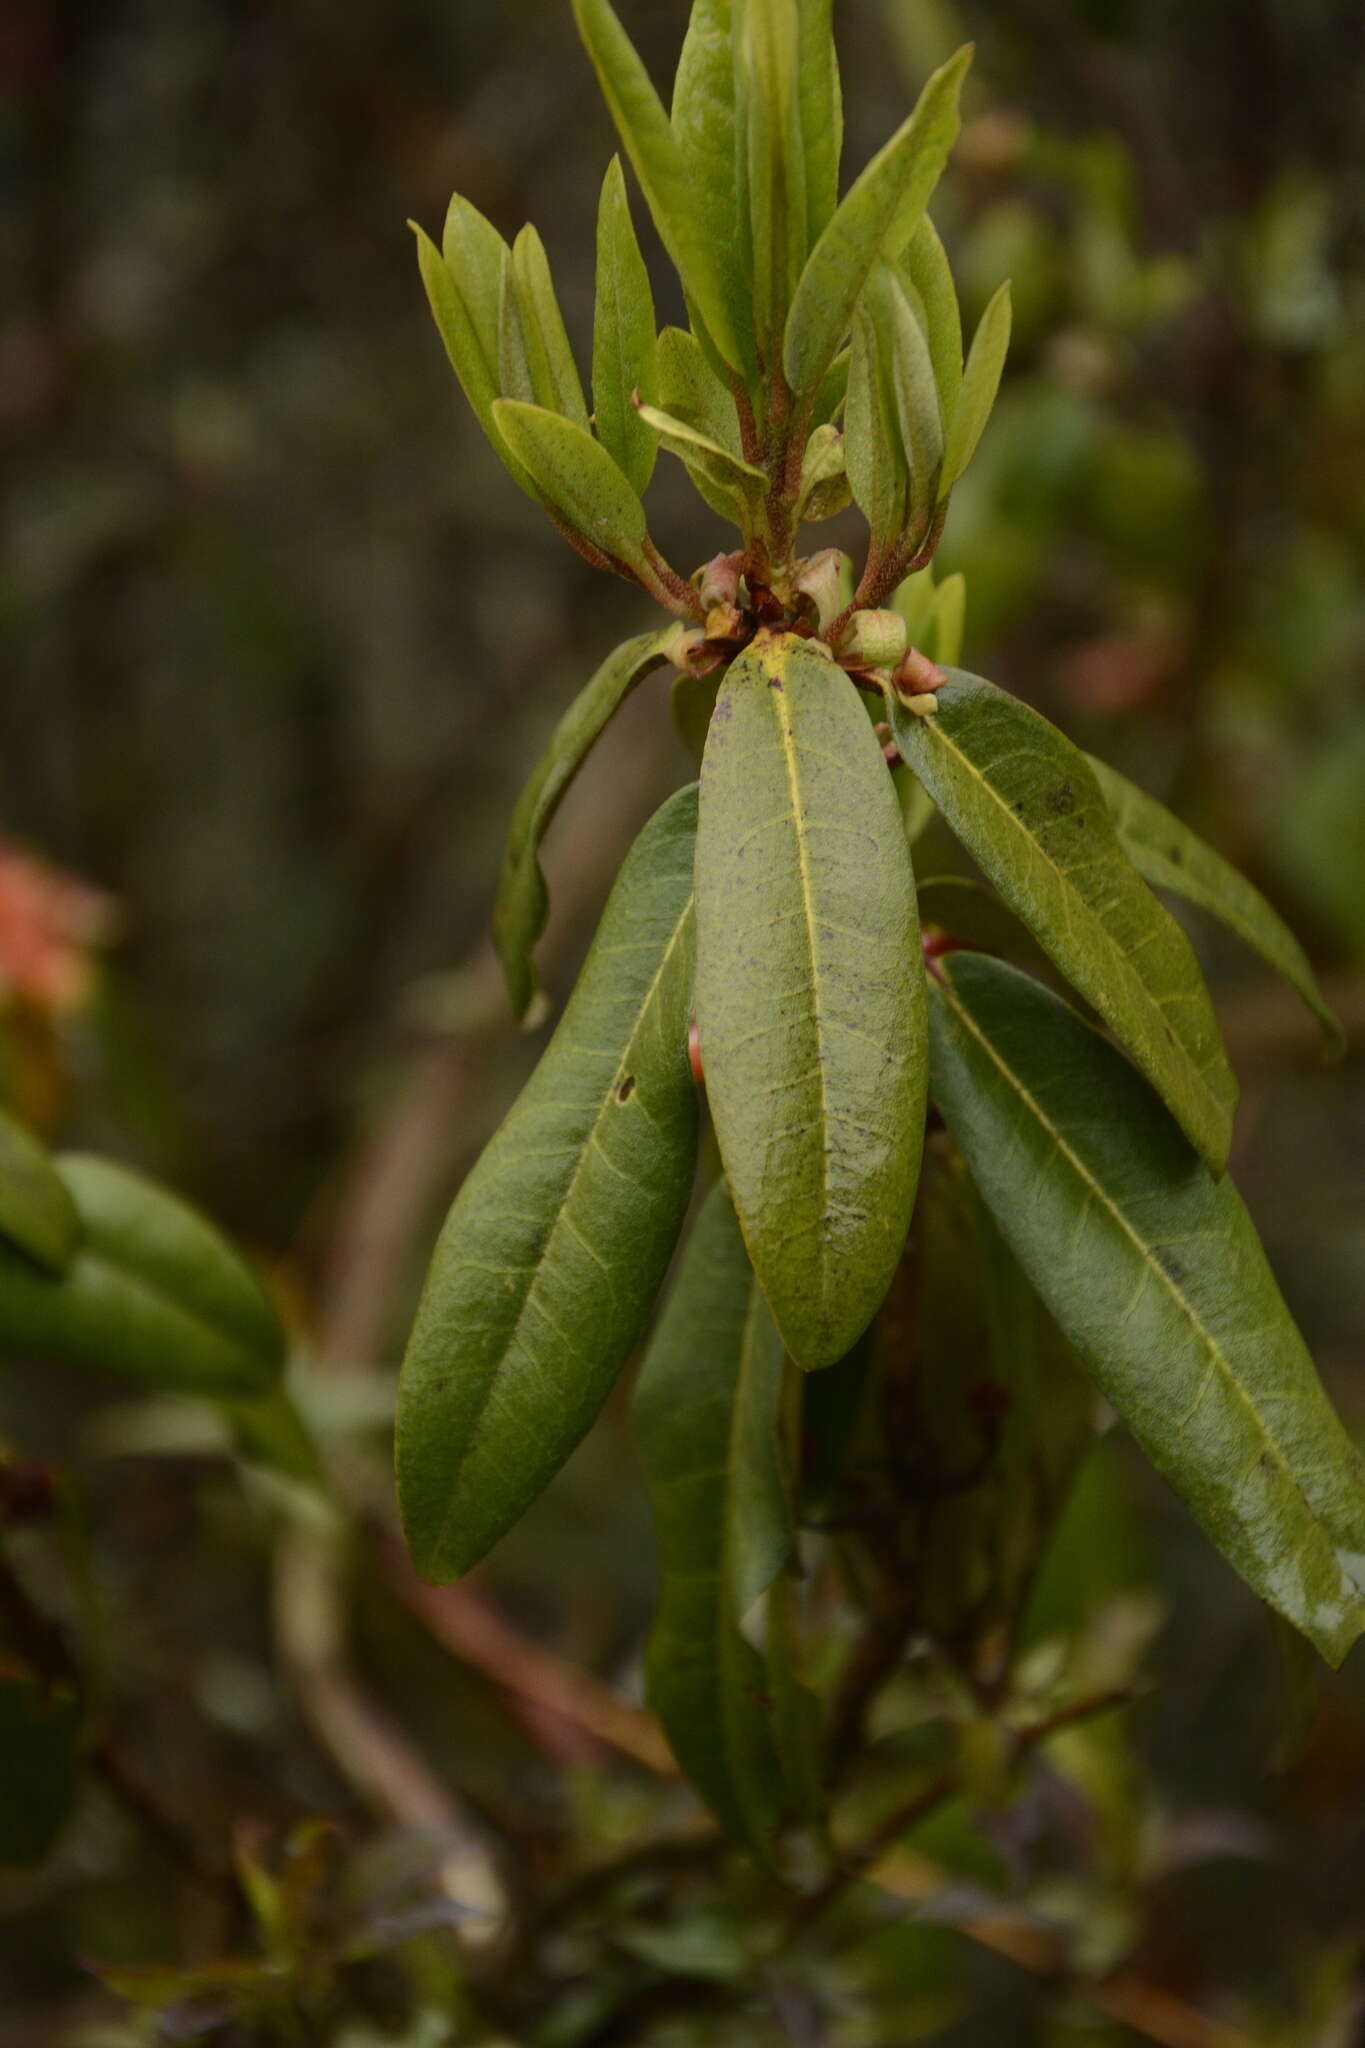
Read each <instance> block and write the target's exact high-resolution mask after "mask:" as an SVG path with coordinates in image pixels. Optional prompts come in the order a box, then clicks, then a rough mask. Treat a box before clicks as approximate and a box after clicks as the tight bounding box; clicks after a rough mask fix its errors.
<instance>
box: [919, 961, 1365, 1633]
mask: <svg viewBox="0 0 1365 2048" xmlns="http://www.w3.org/2000/svg"><path fill="white" fill-rule="evenodd" d="M939 974H940V979H939V980H938V982H937V983H936V986H935V988H934V990H933V993H932V996H931V1002H930V1031H931V1038H932V1048H933V1054H932V1056H933V1088H934V1096H935V1100H936V1101H937V1102H938V1104H939V1107H940V1108H941V1109H942V1111H943V1114H944V1116H945V1117H946V1119H947V1121H948V1125H949V1128H950V1129H951V1131H952V1133H953V1135H954V1137H955V1138H956V1139H957V1142H958V1144H959V1145H960V1146H961V1148H962V1150H963V1153H964V1155H965V1157H966V1159H967V1163H968V1166H969V1167H970V1169H971V1172H972V1176H973V1178H974V1180H975V1181H976V1183H977V1185H978V1187H979V1188H980V1189H981V1192H982V1194H983V1195H984V1197H985V1199H986V1201H987V1202H988V1204H989V1206H990V1208H991V1210H992V1212H993V1214H994V1216H995V1218H996V1221H997V1222H998V1223H999V1225H1000V1228H1001V1230H1002V1232H1003V1234H1004V1236H1005V1237H1006V1239H1007V1240H1008V1242H1009V1244H1010V1246H1011V1248H1012V1250H1013V1251H1014V1254H1015V1256H1016V1258H1017V1259H1018V1260H1019V1262H1020V1264H1021V1265H1022V1266H1023V1267H1024V1269H1025V1271H1026V1272H1027V1273H1028V1275H1029V1277H1030V1279H1031V1280H1032V1282H1033V1284H1034V1286H1035V1287H1036V1288H1037V1290H1038V1292H1039V1294H1040V1295H1042V1297H1043V1299H1044V1301H1046V1302H1047V1304H1048V1306H1049V1308H1050V1309H1051V1310H1052V1313H1053V1314H1054V1316H1055V1317H1056V1318H1057V1321H1058V1322H1059V1323H1060V1325H1061V1327H1062V1329H1063V1330H1064V1331H1065V1332H1066V1334H1067V1336H1068V1337H1069V1338H1070V1340H1071V1342H1072V1343H1073V1344H1074V1345H1075V1346H1076V1349H1077V1350H1078V1351H1079V1352H1080V1353H1081V1355H1082V1357H1083V1358H1084V1359H1085V1361H1086V1363H1087V1365H1088V1366H1089V1368H1090V1370H1091V1372H1092V1374H1093V1375H1094V1377H1095V1379H1096V1381H1097V1383H1098V1385H1099V1387H1100V1389H1101V1391H1102V1392H1103V1393H1104V1395H1105V1397H1106V1399H1108V1400H1109V1401H1110V1402H1111V1403H1112V1405H1113V1406H1114V1408H1115V1409H1116V1410H1117V1411H1118V1413H1119V1414H1120V1415H1121V1416H1122V1417H1123V1419H1124V1421H1125V1422H1126V1423H1127V1424H1128V1426H1129V1428H1130V1429H1131V1430H1132V1432H1133V1434H1134V1436H1136V1438H1137V1439H1138V1441H1139V1443H1141V1444H1142V1446H1143V1448H1144V1450H1145V1451H1146V1452H1147V1455H1148V1456H1149V1457H1150V1458H1151V1460H1152V1462H1153V1464H1155V1465H1156V1466H1157V1468H1158V1469H1159V1470H1160V1471H1161V1472H1163V1473H1164V1474H1165V1476H1166V1477H1167V1479H1168V1480H1169V1481H1170V1482H1171V1484H1172V1486H1174V1487H1175V1489H1176V1491H1177V1492H1178V1493H1179V1494H1180V1495H1181V1497H1182V1498H1183V1499H1184V1501H1185V1502H1186V1504H1187V1505H1188V1506H1189V1508H1190V1509H1191V1511H1192V1512H1193V1514H1194V1515H1195V1517H1196V1519H1197V1520H1198V1521H1199V1522H1200V1523H1201V1524H1202V1526H1203V1527H1204V1529H1205V1531H1206V1532H1207V1534H1208V1535H1209V1536H1210V1537H1211V1538H1212V1540H1213V1541H1214V1543H1216V1544H1217V1546H1218V1548H1219V1549H1220V1550H1221V1551H1222V1552H1223V1554H1224V1556H1225V1557H1227V1558H1228V1560H1229V1562H1230V1563H1232V1564H1233V1565H1234V1566H1235V1568H1236V1569H1237V1570H1238V1571H1239V1572H1240V1573H1241V1574H1242V1576H1243V1577H1244V1578H1245V1579H1246V1580H1247V1581H1248V1583H1249V1584H1250V1585H1252V1586H1253V1587H1254V1588H1255V1589H1256V1591H1257V1592H1258V1593H1259V1594H1260V1595H1261V1596H1262V1598H1263V1599H1265V1600H1267V1601H1268V1602H1269V1603H1270V1605H1271V1606H1272V1607H1274V1608H1276V1609H1277V1610H1278V1611H1279V1612H1280V1613H1281V1614H1283V1615H1284V1616H1285V1618H1286V1619H1287V1620H1288V1621H1291V1622H1292V1623H1293V1624H1294V1626H1295V1627H1296V1628H1299V1629H1301V1630H1302V1631H1303V1632H1304V1634H1305V1635H1307V1636H1309V1637H1310V1638H1311V1639H1312V1641H1313V1642H1314V1643H1316V1644H1317V1646H1318V1648H1319V1649H1320V1650H1321V1651H1322V1654H1323V1655H1324V1656H1325V1657H1326V1658H1327V1659H1328V1660H1329V1662H1331V1663H1334V1664H1335V1663H1339V1662H1340V1661H1341V1659H1342V1657H1343V1656H1344V1655H1345V1653H1346V1651H1347V1650H1348V1649H1349V1648H1350V1646H1351V1644H1352V1643H1353V1642H1354V1641H1355V1639H1356V1637H1357V1636H1358V1635H1359V1634H1360V1633H1361V1632H1362V1630H1363V1629H1365V1604H1363V1603H1362V1599H1361V1591H1360V1589H1361V1586H1362V1585H1365V1471H1363V1470H1362V1465H1361V1461H1360V1459H1359V1457H1358V1455H1357V1453H1356V1452H1355V1450H1354V1448H1353V1446H1352V1445H1351V1442H1350V1440H1349V1438H1348V1437H1347V1436H1346V1433H1345V1431H1344V1430H1343V1429H1342V1427H1341V1424H1340V1423H1339V1422H1338V1420H1337V1418H1336V1416H1335V1414H1334V1412H1333V1410H1332V1408H1331V1405H1330V1403H1329V1402H1328V1400H1327V1397H1326V1395H1325V1394H1324V1393H1323V1391H1322V1387H1321V1385H1320V1383H1319V1381H1318V1379H1317V1376H1316V1374H1315V1372H1314V1370H1313V1364H1312V1360H1311V1359H1310V1358H1309V1356H1308V1353H1307V1351H1306V1349H1305V1348H1304V1344H1303V1340H1302V1338H1301V1337H1300V1336H1299V1334H1298V1332H1297V1330H1296V1329H1295V1328H1294V1325H1293V1322H1292V1321H1291V1319H1290V1316H1289V1312H1288V1310H1287V1309H1286V1307H1285V1305H1284V1302H1283V1300H1282V1298H1281V1296H1280V1292H1279V1289H1278V1288H1277V1287H1276V1285H1275V1280H1274V1276H1273V1275H1272V1273H1271V1271H1270V1268H1269V1266H1268V1265H1267V1264H1266V1260H1265V1254H1264V1253H1263V1251H1262V1250H1261V1247H1260V1244H1259V1242H1258V1241H1257V1238H1256V1233H1255V1230H1254V1228H1253V1227H1252V1224H1251V1220H1250V1218H1249V1217H1248V1215H1247V1213H1246V1210H1245V1209H1244V1208H1243V1206H1242V1203H1241V1201H1240V1200H1239V1198H1238V1196H1237V1193H1236V1190H1235V1189H1234V1188H1233V1186H1232V1184H1231V1182H1230V1181H1228V1180H1227V1179H1226V1178H1224V1179H1221V1180H1216V1179H1215V1178H1214V1177H1213V1176H1212V1175H1211V1174H1210V1173H1209V1171H1208V1169H1207V1168H1206V1167H1205V1166H1204V1165H1203V1164H1202V1163H1201V1162H1200V1161H1199V1160H1198V1159H1196V1158H1195V1157H1194V1156H1193V1155H1192V1154H1191V1153H1190V1152H1189V1150H1188V1149H1187V1147H1186V1146H1185V1144H1184V1142H1183V1140H1182V1138H1181V1135H1180V1133H1179V1131H1178V1130H1177V1128H1176V1126H1175V1124H1174V1123H1173V1122H1172V1120H1171V1119H1170V1117H1169V1116H1168V1115H1167V1114H1166V1112H1165V1110H1164V1109H1163V1108H1162V1106H1161V1104H1160V1103H1159V1102H1158V1100H1157V1099H1156V1097H1155V1096H1154V1095H1152V1094H1151V1092H1150V1091H1149V1090H1148V1088H1147V1087H1146V1085H1145V1083H1144V1082H1143V1081H1142V1080H1141V1079H1140V1077H1139V1076H1138V1075H1136V1074H1135V1073H1134V1072H1133V1070H1132V1069H1131V1068H1130V1067H1129V1066H1127V1065H1126V1063H1125V1062H1124V1061H1123V1060H1122V1059H1121V1058H1120V1057H1119V1055H1118V1054H1117V1053H1116V1052H1115V1051H1114V1049H1113V1048H1112V1047H1111V1046H1110V1045H1109V1044H1107V1042H1106V1041H1105V1040H1104V1039H1103V1038H1102V1037H1100V1035H1099V1034H1098V1033H1097V1032H1094V1031H1092V1030H1091V1029H1090V1027H1089V1026H1088V1025H1086V1024H1085V1023H1083V1022H1082V1021H1081V1019H1080V1018H1079V1017H1078V1016H1076V1014H1075V1013H1074V1012H1073V1011H1072V1010H1070V1009H1069V1008H1068V1006H1067V1005H1066V1004H1065V1003H1063V1002H1062V1001H1061V1000H1060V999H1059V998H1058V997H1056V996H1054V995H1052V994H1051V993H1050V992H1049V991H1048V990H1046V989H1043V988H1041V987H1039V985H1038V984H1037V983H1036V982H1034V981H1032V980H1030V979H1029V977H1028V976H1026V975H1023V974H1020V973H1019V972H1017V970H1015V969H1013V968H1010V967H1006V966H1004V965H1002V964H1001V963H1000V962H999V961H994V960H989V959H987V958H986V957H985V956H984V955H981V954H970V953H959V954H953V955H951V956H949V957H948V958H947V959H946V960H944V961H942V962H941V963H940V968H939Z"/></svg>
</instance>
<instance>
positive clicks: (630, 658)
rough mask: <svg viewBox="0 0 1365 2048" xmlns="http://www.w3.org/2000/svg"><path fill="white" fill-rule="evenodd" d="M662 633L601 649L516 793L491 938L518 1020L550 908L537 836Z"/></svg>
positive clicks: (530, 992)
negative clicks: (602, 655)
mask: <svg viewBox="0 0 1365 2048" xmlns="http://www.w3.org/2000/svg"><path fill="white" fill-rule="evenodd" d="M666 639H667V635H666V634H661V633H641V634H639V635H638V636H637V637H636V638H635V639H634V640H627V641H626V642H625V643H624V644H623V645H622V646H620V647H618V648H616V650H615V651H614V652H613V653H611V654H609V655H608V656H607V658H606V660H605V661H604V662H603V663H602V666H601V667H600V668H599V669H598V670H597V672H596V673H595V674H594V675H593V676H592V677H591V678H590V679H589V681H588V682H586V683H585V684H584V685H583V688H582V689H581V690H580V691H579V693H578V695H577V696H576V697H575V698H574V700H573V703H572V704H571V705H570V706H569V708H568V710H567V711H566V712H565V713H564V716H563V717H562V718H561V719H560V721H559V723H558V725H557V726H556V727H555V729H554V731H553V732H552V733H551V735H550V741H549V744H548V746H547V747H546V748H545V751H544V752H543V753H542V754H541V756H540V759H539V760H538V761H537V762H536V765H535V767H534V768H533V769H532V770H531V773H530V775H529V776H528V777H527V780H526V783H525V785H524V787H523V789H522V792H521V795H520V796H519V797H518V798H517V807H516V809H515V810H514V811H513V813H512V823H511V827H510V829H509V831H508V834H507V846H506V849H505V851H504V853H503V857H502V874H501V876H500V878H499V881H498V895H497V902H496V903H495V905H494V908H493V944H494V945H495V947H496V948H497V953H498V958H499V959H500V960H501V962H502V968H503V973H504V974H505V975H506V977H507V992H508V994H509V996H510V997H511V999H512V1009H513V1011H514V1012H515V1014H516V1016H517V1018H518V1019H519V1020H520V1019H522V1018H524V1017H525V1015H526V1013H527V1011H528V1010H529V1009H530V1007H531V1002H532V999H533V997H534V996H535V993H536V971H535V961H534V957H533V956H534V952H535V946H536V942H537V940H538V939H539V938H540V935H541V933H542V932H543V931H544V929H545V920H546V918H547V916H548V915H549V908H550V897H549V891H548V889H547V888H546V886H545V875H544V871H543V870H542V868H541V865H540V844H541V841H542V840H543V839H544V837H545V834H546V832H547V831H548V830H549V827H550V822H551V820H552V819H553V817H554V814H555V812H556V811H557V810H558V809H559V806H560V804H561V802H562V801H563V798H564V794H565V792H566V790H567V789H568V788H569V785H570V784H571V783H572V781H573V779H574V777H575V776H576V775H577V773H578V771H579V769H580V768H581V767H582V765H583V763H584V761H585V760H586V759H587V757H588V755H589V753H590V752H591V751H592V748H593V746H594V745H595V744H596V742H597V739H598V737H599V736H600V734H601V733H602V732H603V730H604V729H605V727H606V726H607V724H608V722H609V721H610V720H611V718H612V717H613V716H614V715H615V713H616V712H617V711H618V710H619V709H620V707H621V705H622V704H623V703H624V702H625V700H626V698H627V697H628V696H629V695H630V693H631V691H632V690H633V689H634V688H635V685H636V684H637V683H639V682H642V681H643V679H644V678H645V677H646V676H647V675H649V674H651V673H652V671H653V670H654V669H656V668H659V667H661V666H662V665H663V663H664V662H665V661H666V660H667V656H666V654H665V653H664V643H665V641H666Z"/></svg>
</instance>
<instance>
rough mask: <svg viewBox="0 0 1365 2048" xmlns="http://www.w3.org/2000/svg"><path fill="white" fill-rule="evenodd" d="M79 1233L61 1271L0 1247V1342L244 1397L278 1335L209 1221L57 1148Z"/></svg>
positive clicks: (149, 1186)
mask: <svg viewBox="0 0 1365 2048" xmlns="http://www.w3.org/2000/svg"><path fill="white" fill-rule="evenodd" d="M54 1164H55V1167H56V1170H57V1172H58V1174H59V1175H60V1176H61V1179H62V1181H63V1183H64V1185H65V1187H66V1190H67V1192H68V1194H69V1195H70V1197H71V1199H72V1202H73V1203H74V1205H75V1209H76V1213H77V1215H78V1217H79V1219H80V1229H81V1237H80V1243H79V1245H78V1248H77V1251H76V1254H75V1256H74V1258H73V1259H72V1260H71V1262H70V1264H69V1265H68V1266H67V1267H66V1268H65V1270H64V1271H63V1272H62V1273H61V1274H60V1275H57V1274H50V1273H44V1272H41V1271H40V1270H39V1269H38V1268H37V1267H35V1266H34V1265H33V1263H32V1261H31V1260H29V1259H27V1258H25V1257H24V1256H23V1255H22V1254H21V1253H19V1252H13V1251H10V1250H8V1249H7V1248H6V1247H3V1246H0V1346H3V1348H4V1349H5V1350H8V1351H26V1352H33V1353H35V1354H36V1355H38V1356H39V1357H52V1358H62V1359H68V1360H70V1361H71V1362H72V1363H73V1364H76V1365H93V1366H100V1367H106V1368H108V1369H110V1370H112V1371H116V1372H123V1373H130V1374H132V1375H133V1376H134V1377H135V1378H137V1379H140V1380H145V1381H148V1382H150V1383H151V1384H152V1385H154V1386H158V1387H165V1388H170V1389H174V1390H178V1391H181V1392H184V1393H197V1394H229V1395H237V1394H241V1395H251V1394H256V1393H262V1392H264V1391H265V1390H266V1389H267V1388H268V1387H270V1385H271V1384H272V1383H273V1381H274V1380H275V1379H276V1378H277V1377H278V1374H279V1370H280V1365H281V1362H282V1358H283V1351H284V1342H283V1337H282V1335H281V1331H280V1327H279V1323H278V1321H277V1319H276V1317H275V1314H274V1311H273V1310H272V1309H271V1307H270V1305H269V1303H268V1302H267V1300H266V1298H265V1296H264V1294H263V1293H262V1292H261V1290H260V1288H259V1287H258V1285H257V1284H256V1281H255V1279H254V1277H253V1276H252V1274H251V1273H250V1272H249V1271H248V1270H247V1268H246V1266H244V1265H243V1263H242V1261H241V1260H240V1259H239V1258H238V1256H237V1254H236V1252H234V1251H233V1250H232V1248H231V1246H230V1245H228V1244H227V1242H226V1241H225V1240H224V1239H223V1238H222V1237H220V1236H219V1234H218V1232H217V1231H216V1230H215V1229H214V1227H213V1225H212V1224H210V1223H209V1222H208V1221H207V1220H206V1218H204V1217H202V1216H200V1215H199V1214H198V1213H197V1211H195V1210H194V1209H191V1208H190V1207H189V1206H188V1204H187V1203H184V1202H182V1201H180V1200H179V1199H178V1197H176V1196H175V1195H171V1194H168V1193H167V1192H166V1190H165V1189H164V1188H160V1187H157V1186H156V1185H155V1184H154V1183H153V1182H152V1181H149V1180H145V1179H144V1178H143V1177H142V1175H141V1174H136V1173H132V1172H130V1171H129V1170H128V1168H126V1167H122V1166H116V1165H114V1164H113V1163H112V1161H110V1160H107V1159H96V1158H92V1157H89V1156H87V1155H83V1154H74V1153H71V1154H66V1155H64V1156H62V1155H59V1156H58V1158H57V1159H56V1160H55V1161H54Z"/></svg>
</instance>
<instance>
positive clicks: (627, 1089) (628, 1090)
mask: <svg viewBox="0 0 1365 2048" xmlns="http://www.w3.org/2000/svg"><path fill="white" fill-rule="evenodd" d="M634 1093H635V1076H634V1074H626V1075H624V1076H623V1077H622V1079H621V1080H620V1081H619V1082H618V1084H617V1088H616V1100H617V1101H618V1102H629V1101H630V1098H631V1096H632V1095H633V1094H634Z"/></svg>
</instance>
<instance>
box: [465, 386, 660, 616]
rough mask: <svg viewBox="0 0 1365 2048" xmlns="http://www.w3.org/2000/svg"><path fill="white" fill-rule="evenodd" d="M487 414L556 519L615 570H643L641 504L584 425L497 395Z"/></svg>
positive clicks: (630, 573) (645, 570) (629, 572)
mask: <svg viewBox="0 0 1365 2048" xmlns="http://www.w3.org/2000/svg"><path fill="white" fill-rule="evenodd" d="M493 419H494V421H495V423H496V425H497V429H498V432H499V433H500V434H501V435H502V438H503V440H504V441H505V442H506V444H507V446H508V447H509V448H510V449H511V451H512V453H513V455H514V456H515V457H516V459H517V461H518V462H519V463H521V464H522V465H523V466H524V468H525V469H526V471H527V473H528V475H529V476H530V477H531V480H532V485H533V488H534V490H535V494H536V496H537V497H538V498H539V499H540V501H541V503H542V504H543V505H544V507H545V509H546V510H547V512H549V513H550V515H551V517H552V518H554V519H555V520H556V522H557V523H559V522H562V523H563V525H564V526H565V528H566V529H567V530H568V531H569V533H571V534H578V535H579V536H581V538H582V539H584V540H586V541H587V542H588V544H589V546H590V547H592V548H595V549H597V550H598V551H599V553H600V554H601V556H602V557H603V559H604V560H605V561H606V562H607V563H608V564H609V565H610V566H611V567H612V568H614V569H616V570H617V571H618V572H619V573H621V574H624V575H626V576H627V577H630V578H632V580H633V577H634V575H636V574H641V573H643V574H648V573H649V559H648V557H647V556H646V554H645V549H644V542H645V534H646V530H647V529H646V524H645V508H644V506H643V505H642V504H641V503H640V500H639V498H638V497H637V496H636V494H635V492H634V491H633V490H632V489H631V487H630V485H629V483H628V482H627V481H626V479H625V477H624V476H623V475H622V473H621V471H620V470H619V469H618V468H617V466H616V464H615V463H614V462H613V461H612V459H611V457H610V455H608V453H607V451H606V449H605V448H603V447H602V446H601V444H600V443H599V442H597V441H594V440H593V437H592V435H591V434H590V433H588V431H587V429H586V428H584V427H578V426H575V425H574V423H573V421H572V420H566V419H561V418H560V416H559V415H558V414H557V413H553V412H547V411H546V409H545V408H544V407H543V406H539V405H527V404H525V403H524V402H523V401H521V400H519V399H512V398H500V399H499V400H498V401H497V403H496V404H495V405H494V407H493Z"/></svg>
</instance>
